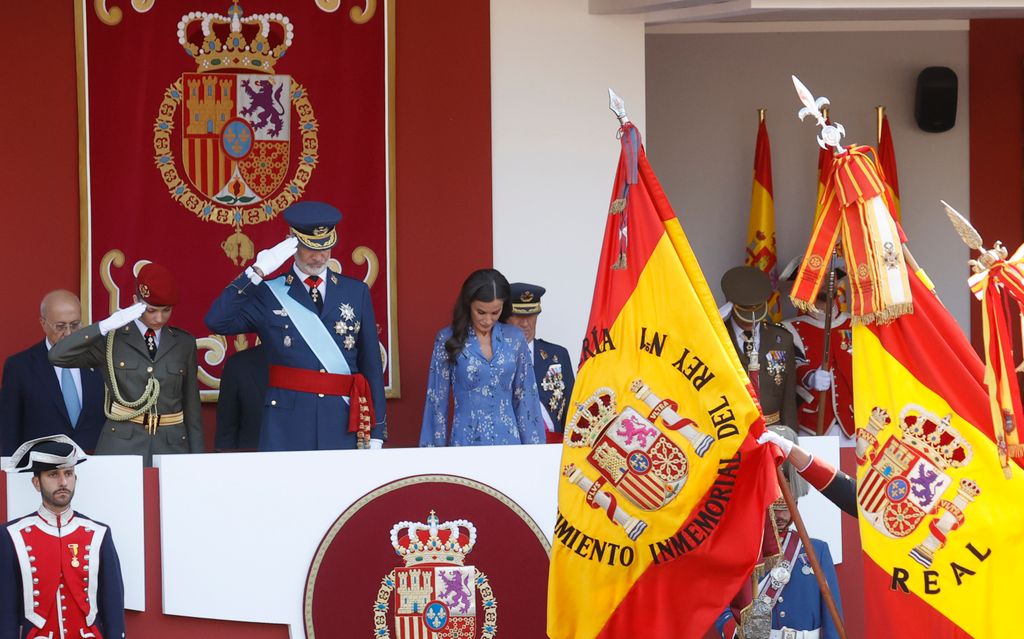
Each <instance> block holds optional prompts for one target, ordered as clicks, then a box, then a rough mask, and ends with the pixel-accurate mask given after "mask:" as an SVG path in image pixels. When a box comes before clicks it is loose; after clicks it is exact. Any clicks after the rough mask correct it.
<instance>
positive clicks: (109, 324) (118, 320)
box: [99, 302, 146, 335]
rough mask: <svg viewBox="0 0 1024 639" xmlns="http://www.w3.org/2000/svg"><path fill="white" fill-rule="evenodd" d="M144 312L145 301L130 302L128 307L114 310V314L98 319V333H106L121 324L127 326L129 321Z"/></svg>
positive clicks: (114, 329) (119, 326)
mask: <svg viewBox="0 0 1024 639" xmlns="http://www.w3.org/2000/svg"><path fill="white" fill-rule="evenodd" d="M145 312H146V303H145V302H138V303H136V304H132V305H131V306H129V307H128V308H122V309H121V310H119V311H116V312H114V314H113V315H111V316H110V317H108V318H107V319H105V320H100V324H99V326H100V335H106V334H107V333H109V332H110V331H116V330H117V329H119V328H121V327H122V326H127V325H128V324H130V323H131V322H133V321H135V320H137V319H139V318H140V317H142V314H143V313H145Z"/></svg>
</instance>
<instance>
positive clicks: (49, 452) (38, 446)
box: [4, 435, 88, 473]
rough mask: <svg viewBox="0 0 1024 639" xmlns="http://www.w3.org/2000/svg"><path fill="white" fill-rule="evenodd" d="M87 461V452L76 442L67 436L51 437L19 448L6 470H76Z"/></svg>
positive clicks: (36, 471) (28, 442) (12, 471)
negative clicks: (75, 468)
mask: <svg viewBox="0 0 1024 639" xmlns="http://www.w3.org/2000/svg"><path fill="white" fill-rule="evenodd" d="M86 459H88V458H87V457H86V455H85V451H83V450H82V449H81V448H80V447H79V446H78V444H76V443H75V440H73V439H71V438H70V437H68V436H67V435H50V436H49V437H40V438H38V439H33V440H30V441H27V442H25V443H24V444H22V445H21V446H19V447H18V450H16V451H14V455H12V456H11V458H10V460H8V462H7V466H6V467H5V468H4V470H6V471H7V472H9V473H41V472H45V471H47V470H54V469H56V468H74V467H75V466H77V465H78V464H81V463H82V462H84V461H85V460H86Z"/></svg>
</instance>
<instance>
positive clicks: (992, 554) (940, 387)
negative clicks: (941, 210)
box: [853, 277, 1024, 639]
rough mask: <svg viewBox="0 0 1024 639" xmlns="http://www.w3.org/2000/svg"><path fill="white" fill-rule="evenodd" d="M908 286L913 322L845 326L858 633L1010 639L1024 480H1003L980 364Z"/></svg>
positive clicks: (1021, 562)
mask: <svg viewBox="0 0 1024 639" xmlns="http://www.w3.org/2000/svg"><path fill="white" fill-rule="evenodd" d="M910 283H911V292H912V295H913V299H914V312H913V314H909V315H903V316H901V317H899V318H897V319H896V320H895V321H893V322H892V323H890V324H885V325H870V326H866V325H856V326H854V328H853V375H854V392H853V396H854V413H855V419H856V422H857V424H861V425H863V426H861V427H860V428H858V429H857V453H858V468H857V502H858V505H859V508H860V521H861V524H860V538H861V543H862V544H863V548H864V586H865V589H866V594H865V601H864V603H865V609H866V610H867V611H868V618H867V634H868V636H871V637H876V636H877V637H882V636H886V635H889V634H892V632H893V630H894V629H900V628H904V629H906V628H909V627H910V625H909V624H911V623H912V624H913V626H912V627H913V634H915V636H921V637H936V638H943V637H951V638H952V637H964V636H971V637H978V638H979V639H980V638H982V637H984V638H988V637H1015V636H1018V634H1019V631H1020V621H1019V619H1018V618H1017V615H1016V614H1015V612H1014V611H1015V610H1016V609H1017V608H1016V607H1017V606H1018V605H1019V599H1020V596H1019V593H1020V590H1021V588H1022V587H1024V559H1022V555H1021V552H1020V550H1021V548H1022V547H1024V511H1022V510H1021V508H1020V504H1021V503H1024V472H1022V471H1021V469H1020V467H1018V466H1017V465H1016V464H1010V465H1009V466H1008V467H1007V472H1009V473H1010V474H1011V475H1012V476H1011V478H1010V479H1009V480H1007V479H1006V478H1005V477H1004V475H1003V469H1002V466H1001V464H1000V451H999V447H998V446H997V444H996V443H995V441H994V433H993V430H992V414H991V413H990V411H989V398H988V392H987V390H986V388H985V383H984V380H985V377H984V375H985V369H984V366H983V365H982V363H981V360H980V359H979V358H978V356H977V354H976V353H975V351H974V349H973V348H971V345H970V343H969V342H968V341H967V338H966V337H965V336H964V334H963V332H962V331H961V330H960V327H959V325H957V323H956V322H955V321H954V320H953V318H952V316H950V314H949V312H948V311H947V310H946V309H945V307H943V306H942V304H941V303H940V302H939V300H938V298H937V297H935V295H934V294H933V293H932V292H931V291H929V290H928V289H927V288H926V287H925V285H924V284H923V283H921V281H920V280H919V279H918V278H916V277H915V278H911V280H910ZM1000 425H1001V424H1000ZM911 620H912V621H911Z"/></svg>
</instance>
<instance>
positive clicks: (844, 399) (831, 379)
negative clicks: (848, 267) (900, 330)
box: [782, 256, 856, 446]
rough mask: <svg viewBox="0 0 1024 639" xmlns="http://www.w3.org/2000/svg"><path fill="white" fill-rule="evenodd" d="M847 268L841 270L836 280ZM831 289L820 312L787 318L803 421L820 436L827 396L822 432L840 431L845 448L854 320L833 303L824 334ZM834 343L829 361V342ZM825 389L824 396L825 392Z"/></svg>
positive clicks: (792, 269)
mask: <svg viewBox="0 0 1024 639" xmlns="http://www.w3.org/2000/svg"><path fill="white" fill-rule="evenodd" d="M802 257H803V256H798V257H797V258H796V259H795V260H794V261H793V262H790V264H789V265H788V266H787V267H786V268H785V269H784V270H783V273H782V278H783V279H785V278H786V277H787V276H788V275H791V274H795V273H796V268H797V267H798V266H799V265H800V260H801V259H802ZM842 274H843V273H842V271H841V270H838V271H837V273H836V276H837V279H839V278H840V277H842ZM825 289H826V287H824V286H823V287H822V291H821V294H820V295H819V296H818V300H817V308H818V311H819V312H818V313H817V314H814V315H811V314H806V315H798V316H797V317H794V318H793V319H790V320H787V321H785V322H783V325H784V326H785V327H786V328H787V329H789V331H790V332H791V333H792V334H793V343H794V345H795V346H796V350H797V352H803V355H804V356H803V357H802V358H800V357H798V361H797V367H796V379H797V384H796V394H797V399H798V402H799V404H800V405H799V409H798V425H799V426H800V430H801V431H803V432H804V433H805V434H810V435H817V434H818V431H817V426H818V410H819V409H818V403H819V401H820V399H821V398H822V397H823V398H824V400H825V408H824V410H825V415H824V417H825V420H824V425H823V428H822V432H821V434H822V435H837V436H838V437H839V442H840V445H841V446H853V436H854V432H855V428H856V427H855V426H854V423H853V324H852V323H851V320H850V316H849V315H848V314H847V313H844V312H841V311H840V309H839V306H838V304H835V303H833V308H832V322H831V326H830V327H829V331H828V334H827V335H826V332H825V313H824V309H825V307H826V306H827V301H826V290H825ZM826 340H827V341H828V343H829V348H828V351H829V352H828V361H827V362H826V361H824V358H825V343H826ZM822 393H824V395H822Z"/></svg>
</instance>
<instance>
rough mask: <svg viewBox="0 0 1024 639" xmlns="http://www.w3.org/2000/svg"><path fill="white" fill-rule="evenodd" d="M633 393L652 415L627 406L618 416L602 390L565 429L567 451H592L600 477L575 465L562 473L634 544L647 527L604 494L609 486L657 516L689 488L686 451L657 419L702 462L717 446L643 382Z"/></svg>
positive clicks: (612, 396)
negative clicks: (683, 489)
mask: <svg viewBox="0 0 1024 639" xmlns="http://www.w3.org/2000/svg"><path fill="white" fill-rule="evenodd" d="M630 390H631V391H632V392H633V393H634V394H635V395H636V397H637V399H639V400H641V401H643V402H644V403H646V404H647V405H648V406H650V407H651V409H652V410H651V412H650V414H648V415H646V416H644V415H641V414H640V413H639V412H637V411H636V410H635V409H633V408H632V407H628V406H627V407H626V408H624V409H623V410H621V411H619V410H617V408H616V401H615V393H614V391H612V390H611V389H610V388H599V389H597V390H596V391H594V393H593V394H592V395H591V396H590V398H589V399H588V400H587V401H586V402H585V403H584V404H581V405H579V406H578V408H577V410H576V412H575V413H574V414H573V415H572V417H571V419H570V420H569V425H568V426H567V427H566V429H567V436H566V440H565V442H566V444H565V445H566V446H569V447H572V448H580V447H589V448H590V453H589V454H588V455H587V462H588V463H589V464H590V466H592V467H593V468H594V469H595V470H596V471H597V472H598V473H599V477H598V478H597V479H596V480H593V481H592V480H590V479H589V478H588V477H587V476H586V475H585V474H584V473H583V472H582V471H581V470H580V469H579V468H576V466H575V465H574V464H569V465H568V466H566V467H565V468H563V469H562V473H563V475H565V477H566V478H567V479H568V481H569V483H571V484H574V485H576V486H578V487H579V488H580V489H581V490H582V491H583V492H584V493H585V494H586V500H587V503H589V504H590V505H591V506H593V507H595V508H598V507H599V508H603V509H604V510H605V512H606V513H607V515H608V518H609V519H611V520H612V521H614V522H615V523H617V524H619V525H620V526H622V528H623V529H624V530H625V531H626V534H627V536H629V538H630V539H633V540H634V541H635V540H636V539H637V538H638V537H639V536H640V535H641V534H642V533H643V531H644V530H645V529H646V528H647V524H646V523H645V522H644V521H643V520H641V519H638V518H636V517H634V516H632V515H630V514H629V513H628V512H626V510H625V509H624V508H621V507H619V505H618V503H617V501H616V500H613V499H612V498H610V497H609V496H608V493H607V492H606V491H605V490H603V489H604V488H605V487H606V486H611V487H612V488H614V491H615V492H616V493H617V494H619V495H621V496H622V497H624V498H625V500H626V501H627V502H628V504H630V505H632V506H634V507H636V508H639V509H640V510H645V511H655V510H659V509H661V508H663V507H664V506H665V505H667V504H668V503H670V502H671V501H672V500H673V499H675V497H676V496H677V495H678V494H679V491H680V490H682V488H683V485H684V484H685V483H686V479H687V476H688V472H689V461H688V459H687V456H686V453H685V452H684V451H683V449H682V448H680V447H679V446H678V445H677V444H676V443H675V442H674V441H673V440H672V439H671V438H669V437H668V435H667V434H666V433H665V432H664V431H663V430H662V429H661V427H659V426H658V425H657V422H658V420H659V417H660V419H661V421H662V423H663V424H665V425H666V426H667V427H668V428H669V429H671V430H675V431H676V432H679V433H680V434H681V435H682V436H683V437H684V438H686V440H687V441H688V442H689V443H690V444H691V445H692V446H693V449H694V452H695V453H696V454H697V455H698V456H701V457H702V456H704V454H705V453H706V452H707V451H708V450H709V449H710V447H711V444H712V443H713V442H714V440H713V439H712V438H711V437H710V436H708V435H706V434H704V433H701V432H700V431H699V430H698V429H697V428H696V427H695V422H693V420H690V419H686V418H683V417H680V416H679V415H678V414H676V413H675V411H676V410H677V408H678V406H677V405H676V403H675V402H673V401H672V400H662V399H660V398H659V397H657V396H656V395H654V393H653V392H652V391H651V389H650V388H649V387H647V386H646V385H645V384H644V383H643V382H642V381H641V380H637V381H635V382H634V383H633V384H632V385H631V386H630Z"/></svg>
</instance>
